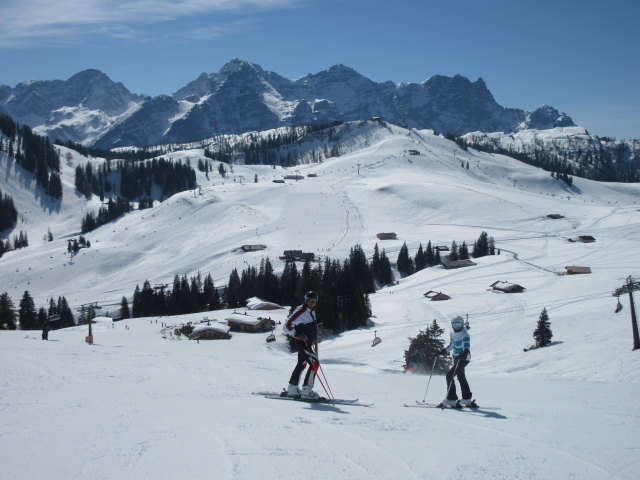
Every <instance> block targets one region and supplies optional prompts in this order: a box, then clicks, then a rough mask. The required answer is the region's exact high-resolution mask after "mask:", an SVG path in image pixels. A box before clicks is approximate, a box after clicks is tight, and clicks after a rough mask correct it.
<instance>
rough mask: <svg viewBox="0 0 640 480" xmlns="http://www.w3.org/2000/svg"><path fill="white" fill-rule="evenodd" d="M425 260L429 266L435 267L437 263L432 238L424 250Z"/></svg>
mask: <svg viewBox="0 0 640 480" xmlns="http://www.w3.org/2000/svg"><path fill="white" fill-rule="evenodd" d="M424 260H425V263H426V265H427V266H429V267H433V266H434V265H436V263H435V261H436V259H435V254H434V252H433V247H432V246H431V240H429V242H428V243H427V248H426V249H425V252H424Z"/></svg>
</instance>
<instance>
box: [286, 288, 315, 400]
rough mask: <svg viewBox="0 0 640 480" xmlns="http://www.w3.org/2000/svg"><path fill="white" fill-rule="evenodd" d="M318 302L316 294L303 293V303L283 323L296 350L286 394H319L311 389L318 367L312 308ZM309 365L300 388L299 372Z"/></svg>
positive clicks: (303, 396) (310, 395)
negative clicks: (295, 358) (294, 363)
mask: <svg viewBox="0 0 640 480" xmlns="http://www.w3.org/2000/svg"><path fill="white" fill-rule="evenodd" d="M317 304H318V294H317V293H316V292H313V291H310V292H307V293H306V294H305V295H304V303H303V304H302V305H300V306H299V307H297V308H296V309H295V310H294V311H293V313H292V314H291V315H290V316H289V318H287V321H286V322H285V323H284V326H283V331H284V334H285V335H287V336H288V337H290V338H292V339H293V340H292V342H293V344H294V346H295V348H296V349H297V350H298V363H296V366H295V368H294V369H293V372H292V373H291V378H290V380H289V385H288V387H287V396H289V397H296V396H300V397H302V398H309V399H317V398H320V395H318V393H316V392H315V391H314V390H313V384H314V382H315V377H316V370H317V368H318V357H317V355H316V353H315V351H314V350H313V347H314V345H315V344H316V337H317V328H316V314H315V312H314V311H313V309H314V308H315V307H316V305H317ZM307 364H308V365H309V368H308V370H307V374H306V375H305V377H304V382H303V385H302V388H301V389H299V388H298V384H299V383H300V374H301V373H302V372H303V370H304V369H305V366H306V365H307Z"/></svg>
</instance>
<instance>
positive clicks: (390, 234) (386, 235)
mask: <svg viewBox="0 0 640 480" xmlns="http://www.w3.org/2000/svg"><path fill="white" fill-rule="evenodd" d="M376 237H378V240H397V239H398V235H396V234H395V233H393V232H386V233H378V234H376Z"/></svg>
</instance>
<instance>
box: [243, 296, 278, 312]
mask: <svg viewBox="0 0 640 480" xmlns="http://www.w3.org/2000/svg"><path fill="white" fill-rule="evenodd" d="M247 308H248V309H249V310H278V309H281V308H284V307H283V306H282V305H278V304H277V303H273V302H265V301H264V300H262V299H260V298H258V297H252V298H248V299H247Z"/></svg>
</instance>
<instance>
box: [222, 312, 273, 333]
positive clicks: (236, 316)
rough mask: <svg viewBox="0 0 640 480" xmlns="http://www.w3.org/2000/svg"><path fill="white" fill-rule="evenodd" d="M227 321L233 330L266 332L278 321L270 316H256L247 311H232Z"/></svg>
mask: <svg viewBox="0 0 640 480" xmlns="http://www.w3.org/2000/svg"><path fill="white" fill-rule="evenodd" d="M225 321H226V322H227V325H229V328H230V329H231V330H233V331H239V332H266V331H269V330H272V329H273V328H275V326H276V322H275V321H274V320H271V319H270V318H263V317H257V318H256V317H253V316H251V315H247V314H246V313H245V314H241V313H232V314H231V315H229V316H228V317H227V318H225Z"/></svg>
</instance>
